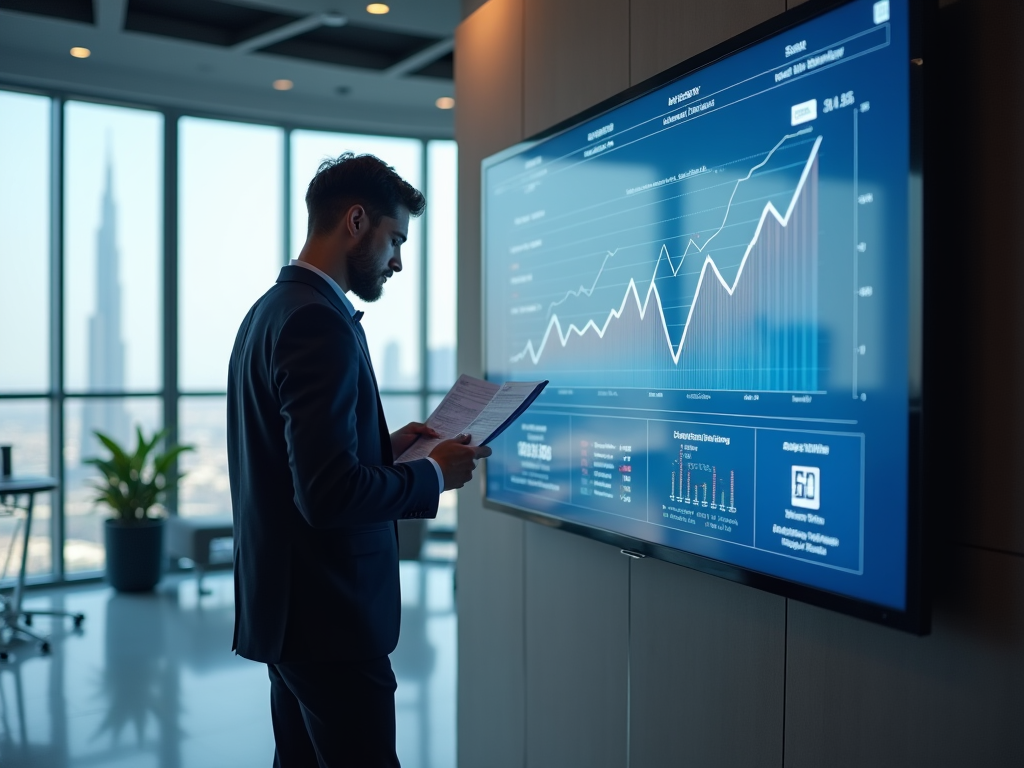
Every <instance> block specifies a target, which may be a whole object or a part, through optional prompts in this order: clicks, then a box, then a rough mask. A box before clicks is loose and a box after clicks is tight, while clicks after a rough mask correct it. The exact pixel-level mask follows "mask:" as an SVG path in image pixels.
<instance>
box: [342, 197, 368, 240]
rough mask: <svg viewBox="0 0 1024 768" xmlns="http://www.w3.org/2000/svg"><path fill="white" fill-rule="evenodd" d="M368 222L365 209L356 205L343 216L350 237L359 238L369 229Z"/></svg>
mask: <svg viewBox="0 0 1024 768" xmlns="http://www.w3.org/2000/svg"><path fill="white" fill-rule="evenodd" d="M369 224H370V220H369V216H368V215H367V213H366V209H365V208H363V206H361V205H359V204H358V203H357V204H355V205H353V206H352V207H351V208H349V209H348V212H347V213H346V214H345V225H346V227H347V228H348V233H349V235H350V236H351V237H359V236H360V235H362V233H363V232H365V231H366V230H367V229H368V228H369Z"/></svg>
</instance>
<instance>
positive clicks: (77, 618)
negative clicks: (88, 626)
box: [74, 613, 85, 629]
mask: <svg viewBox="0 0 1024 768" xmlns="http://www.w3.org/2000/svg"><path fill="white" fill-rule="evenodd" d="M74 620H75V629H81V628H82V623H83V622H84V621H85V614H84V613H78V614H75V617H74Z"/></svg>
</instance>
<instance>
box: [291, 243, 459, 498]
mask: <svg viewBox="0 0 1024 768" xmlns="http://www.w3.org/2000/svg"><path fill="white" fill-rule="evenodd" d="M288 263H289V264H290V265H291V266H293V267H302V268H303V269H308V270H310V271H311V272H316V274H318V275H320V277H322V278H323V279H324V280H326V281H327V284H328V285H329V286H331V288H333V289H334V292H335V293H336V294H338V298H339V299H341V303H342V304H344V305H345V308H346V309H347V310H348V313H349V315H354V314H355V313H356V308H355V307H353V306H352V302H351V301H349V298H348V296H346V295H345V292H344V291H343V290H341V286H340V285H338V283H337V281H336V280H335V279H334V278H333V277H331V276H330V275H328V274H327V273H326V272H324V271H323V270H321V269H317V268H316V267H314V266H313V265H312V264H309V263H308V262H305V261H299V260H298V259H292V260H291V261H290V262H288ZM427 461H429V462H430V463H431V464H433V465H434V471H435V472H436V473H437V487H438V493H443V492H444V474H443V473H442V472H441V465H440V464H438V463H437V462H436V461H434V459H432V458H430V457H429V456H427Z"/></svg>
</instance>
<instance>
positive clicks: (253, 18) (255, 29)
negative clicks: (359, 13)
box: [0, 0, 300, 46]
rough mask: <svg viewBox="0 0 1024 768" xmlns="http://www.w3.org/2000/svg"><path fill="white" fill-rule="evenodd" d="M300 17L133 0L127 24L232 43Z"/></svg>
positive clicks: (187, 0) (195, 0) (199, 2)
mask: <svg viewBox="0 0 1024 768" xmlns="http://www.w3.org/2000/svg"><path fill="white" fill-rule="evenodd" d="M0 2H4V0H0ZM298 18H300V17H299V16H297V15H294V14H288V13H282V12H280V11H269V10H264V9H260V8H251V7H247V6H240V5H234V4H231V3H222V2H218V0H130V2H129V3H128V13H127V15H126V16H125V22H124V28H125V29H126V30H129V31H131V32H145V33H148V34H151V35H161V36H163V37H175V38H178V39H180V40H195V41H196V42H200V43H207V44H209V45H221V46H230V45H235V44H236V43H239V42H241V41H243V40H247V39H249V38H250V37H255V36H256V35H258V34H262V33H264V32H269V31H270V30H272V29H277V28H278V27H282V26H284V25H285V24H288V23H290V22H292V21H295V20H296V19H298Z"/></svg>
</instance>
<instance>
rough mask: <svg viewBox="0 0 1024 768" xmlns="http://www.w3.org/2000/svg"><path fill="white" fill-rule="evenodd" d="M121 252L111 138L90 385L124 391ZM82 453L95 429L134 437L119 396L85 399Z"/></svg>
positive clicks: (95, 388) (100, 232)
mask: <svg viewBox="0 0 1024 768" xmlns="http://www.w3.org/2000/svg"><path fill="white" fill-rule="evenodd" d="M120 260H121V254H120V250H119V248H118V243H117V202H116V200H115V199H114V177H113V160H112V159H111V157H110V150H109V141H108V150H107V161H106V179H105V182H104V186H103V193H102V198H101V200H100V223H99V227H98V228H97V230H96V283H95V296H96V304H95V306H94V308H93V313H92V315H91V316H90V317H89V322H88V326H87V333H88V340H87V345H88V346H87V348H88V350H89V353H88V366H89V378H88V384H89V390H90V391H92V392H120V391H122V390H123V389H124V384H125V377H124V370H125V344H124V337H123V334H122V328H121V310H122V306H121V272H120ZM84 422H85V424H86V425H87V429H85V430H83V434H82V455H83V456H89V455H90V454H91V453H92V451H91V448H92V447H94V446H95V445H96V443H95V438H94V437H93V432H94V431H99V432H102V433H103V434H105V435H108V436H109V437H112V438H114V439H115V440H116V441H118V442H119V443H122V444H124V442H125V441H126V440H128V439H129V437H130V432H131V430H130V425H129V424H128V414H127V413H126V412H125V409H124V404H123V403H122V401H121V400H118V399H103V400H98V399H91V400H89V401H87V402H86V404H85V413H84Z"/></svg>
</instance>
